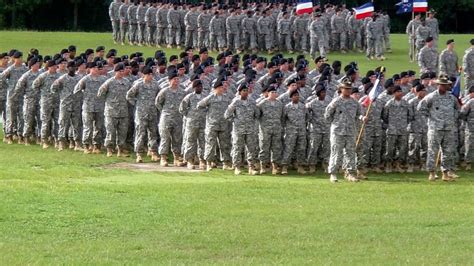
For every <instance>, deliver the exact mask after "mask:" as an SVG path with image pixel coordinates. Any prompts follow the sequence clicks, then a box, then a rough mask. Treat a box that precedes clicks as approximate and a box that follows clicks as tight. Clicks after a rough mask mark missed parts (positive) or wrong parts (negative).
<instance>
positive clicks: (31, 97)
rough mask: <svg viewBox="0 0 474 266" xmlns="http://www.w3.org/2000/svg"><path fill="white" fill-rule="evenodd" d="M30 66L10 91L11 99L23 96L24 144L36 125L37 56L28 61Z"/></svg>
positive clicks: (38, 64)
mask: <svg viewBox="0 0 474 266" xmlns="http://www.w3.org/2000/svg"><path fill="white" fill-rule="evenodd" d="M28 67H29V68H30V70H29V71H27V72H26V73H25V74H23V75H22V76H21V78H20V79H19V80H18V82H17V83H16V86H15V89H14V91H13V93H12V98H13V99H18V98H19V97H21V98H23V110H22V113H23V121H24V126H23V132H22V136H23V139H24V143H25V145H26V146H29V145H30V143H31V142H30V138H31V137H33V134H34V132H35V125H36V114H37V113H38V112H39V109H37V106H36V104H37V101H38V96H39V95H38V93H37V91H36V90H34V88H33V81H34V80H35V79H36V78H37V77H38V75H39V74H40V71H39V69H40V67H41V60H40V59H39V58H38V57H36V56H35V57H33V58H31V59H30V60H29V61H28Z"/></svg>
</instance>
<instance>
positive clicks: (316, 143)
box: [306, 97, 331, 166]
mask: <svg viewBox="0 0 474 266" xmlns="http://www.w3.org/2000/svg"><path fill="white" fill-rule="evenodd" d="M330 102H331V99H330V98H329V97H326V98H325V99H324V100H323V101H321V100H319V98H316V99H314V100H312V101H311V102H309V103H307V104H306V109H308V111H309V115H310V119H309V134H310V138H309V142H310V144H309V147H310V148H309V151H308V165H310V166H314V165H316V164H317V163H318V161H322V162H324V163H327V162H328V157H329V124H328V122H327V121H326V119H324V115H323V114H324V112H325V111H326V108H327V106H328V105H329V103H330Z"/></svg>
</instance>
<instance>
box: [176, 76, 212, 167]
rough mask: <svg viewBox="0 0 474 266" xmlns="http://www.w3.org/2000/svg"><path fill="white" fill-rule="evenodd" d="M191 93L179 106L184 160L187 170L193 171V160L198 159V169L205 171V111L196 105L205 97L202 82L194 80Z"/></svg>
mask: <svg viewBox="0 0 474 266" xmlns="http://www.w3.org/2000/svg"><path fill="white" fill-rule="evenodd" d="M192 88H193V90H194V92H193V93H190V94H188V95H186V97H184V99H183V101H182V102H181V104H180V105H179V112H180V113H181V114H182V115H183V116H184V117H185V118H186V128H185V130H184V132H185V134H184V136H185V137H184V142H185V144H184V159H185V160H186V161H187V162H188V169H194V159H195V158H196V156H197V158H199V169H200V170H205V169H206V161H205V159H204V158H205V157H204V149H205V137H204V136H205V135H204V134H205V129H206V111H205V109H200V108H198V106H197V105H198V103H199V102H200V101H201V100H202V99H203V98H204V97H205V96H204V95H203V93H202V92H203V84H202V81H201V80H199V79H196V80H194V81H193V83H192Z"/></svg>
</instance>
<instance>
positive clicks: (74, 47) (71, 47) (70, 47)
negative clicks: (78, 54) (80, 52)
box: [67, 45, 77, 52]
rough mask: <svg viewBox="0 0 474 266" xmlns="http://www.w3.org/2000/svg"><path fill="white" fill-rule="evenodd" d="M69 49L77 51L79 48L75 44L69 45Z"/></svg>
mask: <svg viewBox="0 0 474 266" xmlns="http://www.w3.org/2000/svg"><path fill="white" fill-rule="evenodd" d="M67 49H68V50H69V52H75V51H76V49H77V48H76V46H74V45H69V47H68V48H67Z"/></svg>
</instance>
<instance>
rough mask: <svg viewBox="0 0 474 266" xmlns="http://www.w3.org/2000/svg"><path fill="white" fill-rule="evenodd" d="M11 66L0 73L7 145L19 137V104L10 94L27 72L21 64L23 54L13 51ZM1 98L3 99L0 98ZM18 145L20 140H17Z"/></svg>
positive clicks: (20, 126)
mask: <svg viewBox="0 0 474 266" xmlns="http://www.w3.org/2000/svg"><path fill="white" fill-rule="evenodd" d="M11 57H12V59H13V64H11V65H10V66H9V67H8V68H7V69H5V70H4V71H3V72H2V73H0V83H3V84H4V85H2V86H4V89H3V90H5V91H6V107H5V111H6V112H5V113H6V115H5V116H6V120H9V121H6V123H5V126H4V127H5V136H6V141H7V144H12V143H13V138H16V137H18V136H21V133H22V129H23V128H22V127H23V126H22V125H23V117H22V116H21V111H22V110H21V109H20V102H17V101H14V99H12V97H11V94H12V93H13V90H14V89H15V86H16V83H17V82H18V80H19V79H20V78H21V76H22V75H23V74H24V73H26V71H28V67H26V66H25V65H24V64H23V59H22V58H23V53H22V52H20V51H15V52H14V53H13V54H12V56H11ZM2 98H3V97H2ZM19 141H20V144H21V142H22V139H21V138H20V139H19Z"/></svg>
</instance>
